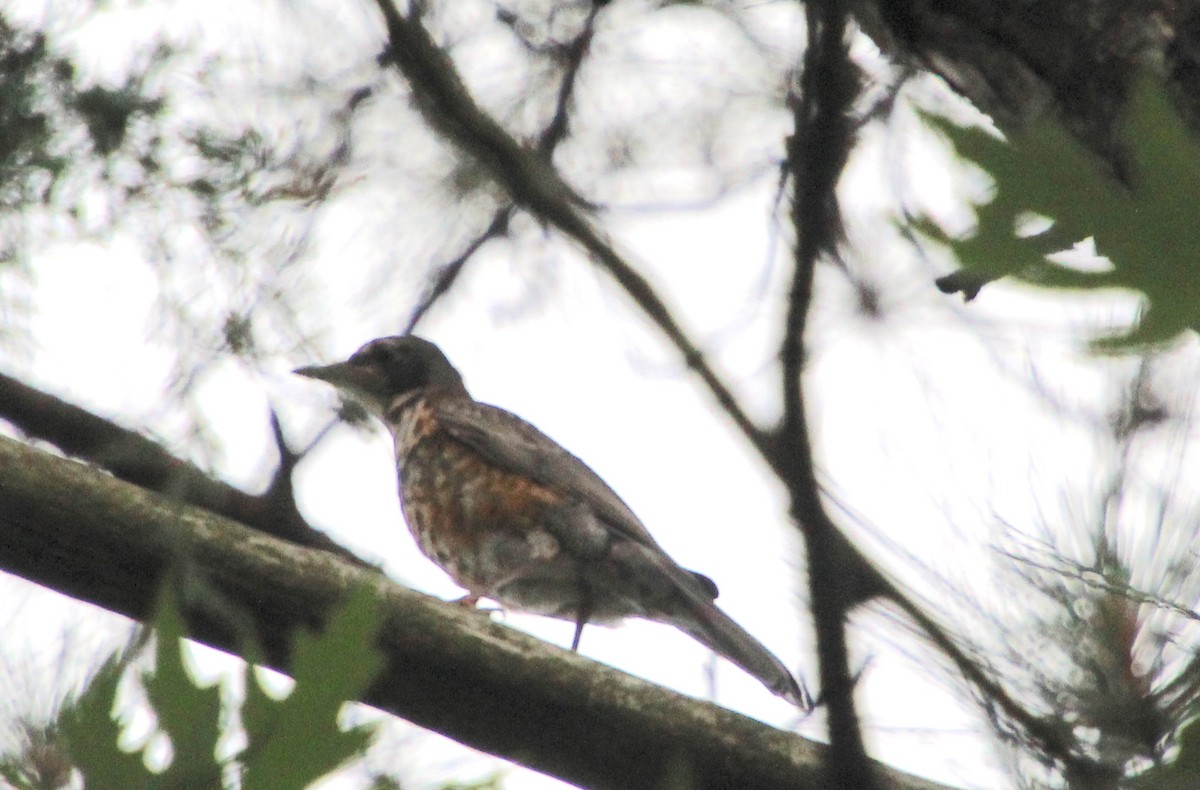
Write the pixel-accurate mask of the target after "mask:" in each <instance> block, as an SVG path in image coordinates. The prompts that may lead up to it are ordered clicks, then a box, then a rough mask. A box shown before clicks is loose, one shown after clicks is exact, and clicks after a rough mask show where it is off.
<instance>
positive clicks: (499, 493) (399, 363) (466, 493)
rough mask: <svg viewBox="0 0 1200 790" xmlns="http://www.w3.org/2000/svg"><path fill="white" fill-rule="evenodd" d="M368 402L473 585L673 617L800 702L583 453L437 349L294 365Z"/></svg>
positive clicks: (517, 605)
mask: <svg viewBox="0 0 1200 790" xmlns="http://www.w3.org/2000/svg"><path fill="white" fill-rule="evenodd" d="M296 372H297V373H299V374H301V375H305V376H310V377H312V378H317V379H321V380H324V381H328V382H330V383H332V384H334V385H336V386H338V387H339V388H340V389H341V390H343V391H344V392H346V393H347V394H349V395H351V396H353V397H355V398H356V399H358V400H360V401H361V402H363V404H364V405H366V406H367V408H368V409H369V410H370V411H372V412H373V413H374V414H376V415H377V416H379V417H380V418H381V419H382V420H383V422H384V424H385V425H387V427H388V430H389V431H390V432H391V433H392V437H393V439H394V440H395V448H396V466H397V470H398V472H399V476H400V494H401V504H402V507H403V510H404V516H405V520H406V521H407V522H408V526H409V529H410V530H411V531H412V534H413V536H414V537H415V538H416V541H417V543H418V545H419V546H420V548H421V551H422V552H424V553H425V555H426V556H428V557H429V558H430V559H431V560H433V561H434V562H436V563H437V564H438V565H439V566H441V567H442V568H444V569H445V570H446V572H447V573H449V574H450V576H451V577H452V578H453V579H454V580H455V581H456V582H458V584H460V585H462V586H463V587H464V588H465V589H466V590H467V591H468V593H469V596H468V600H472V601H474V600H477V599H479V598H490V599H492V600H495V601H498V602H499V603H501V604H503V605H505V606H508V607H511V608H514V609H519V610H522V611H529V612H535V613H537V614H543V615H548V616H550V617H559V618H563V619H567V620H571V621H573V622H575V624H576V630H575V639H574V643H573V645H572V647H576V646H578V642H579V636H580V633H581V631H582V629H583V626H584V625H585V624H586V623H589V622H593V623H595V622H598V623H609V622H615V621H618V620H621V619H623V618H626V617H643V618H646V619H650V620H658V621H661V622H665V623H669V624H671V625H674V626H676V627H677V628H680V629H681V630H683V631H685V632H686V633H688V634H689V635H691V636H692V637H693V638H695V639H697V640H698V641H700V642H701V643H703V644H705V645H707V646H708V647H710V648H712V649H713V650H715V651H717V652H718V653H720V654H721V655H723V656H725V657H726V658H728V659H729V660H730V661H733V662H734V663H735V664H737V665H738V666H740V667H742V668H743V669H745V670H746V671H747V672H749V673H750V674H752V675H754V676H755V677H757V678H758V679H759V680H761V681H762V682H763V683H764V684H765V685H766V686H767V687H768V688H770V689H771V690H772V691H774V692H775V693H776V694H779V695H781V696H783V697H785V698H787V699H789V700H791V701H792V702H794V703H795V704H797V705H799V706H801V707H802V708H804V709H806V710H807V709H810V708H811V706H812V701H811V699H810V697H809V695H808V692H807V691H806V690H805V689H804V687H803V686H802V685H801V684H799V683H797V682H796V680H795V678H794V677H793V676H792V674H791V673H790V672H789V671H788V670H787V668H786V667H785V666H784V665H783V664H782V662H780V661H779V659H777V658H776V657H775V656H774V655H772V654H771V653H770V652H769V651H768V650H767V649H766V648H765V647H763V646H762V645H761V644H760V643H759V642H758V641H757V640H755V639H754V638H753V637H752V636H750V635H749V634H748V633H746V632H745V631H744V630H743V629H742V628H741V627H740V626H738V625H737V624H736V623H734V622H733V620H731V619H730V618H729V617H728V616H727V615H725V613H724V612H722V611H721V610H720V609H718V608H717V607H716V605H715V604H714V603H713V599H714V598H716V595H717V588H716V585H715V584H714V583H713V582H712V581H711V580H710V579H709V578H708V577H706V576H703V575H701V574H698V573H694V572H692V571H688V570H685V569H683V568H681V567H680V566H678V565H676V564H675V562H674V561H673V560H671V558H670V557H668V556H667V554H666V552H665V551H663V549H662V547H661V546H659V545H658V543H657V542H656V541H655V540H654V538H653V537H651V535H650V533H649V532H648V531H647V530H646V528H645V527H644V526H643V525H642V523H641V521H639V520H638V518H637V516H635V515H634V513H633V511H631V510H630V509H629V507H628V506H627V505H626V504H625V503H624V502H623V501H621V499H620V497H618V496H617V495H616V494H615V493H614V492H613V490H612V489H611V488H609V487H608V485H607V484H606V483H605V482H604V481H603V480H602V479H601V478H600V477H599V476H598V475H597V474H596V473H595V472H593V471H592V470H591V469H590V468H589V467H588V466H587V465H586V464H584V463H583V462H582V461H580V460H579V459H578V458H576V457H575V456H574V455H572V454H571V453H569V452H567V451H566V450H565V449H563V448H562V447H561V446H559V445H558V444H557V443H555V442H554V441H553V440H551V439H550V438H549V437H547V436H546V435H545V434H543V433H542V432H541V431H539V430H538V429H537V428H535V427H534V426H532V425H530V424H529V423H527V422H525V421H524V420H522V419H521V418H519V417H517V416H516V415H514V414H511V413H509V412H507V411H504V410H503V409H500V408H497V407H495V406H490V405H488V404H484V403H480V402H478V401H476V400H474V399H472V398H471V396H470V395H469V394H468V393H467V390H466V387H465V386H464V385H463V382H462V377H461V376H460V375H459V374H458V371H456V370H455V369H454V367H453V366H452V365H451V364H450V362H449V360H447V359H446V357H445V355H443V354H442V352H441V350H440V349H438V348H437V346H435V345H433V344H432V343H430V342H428V341H426V340H422V339H420V338H418V337H414V336H411V335H406V336H399V337H388V338H381V339H379V340H375V341H372V342H370V343H368V344H367V345H365V346H363V347H362V348H361V349H359V350H358V351H357V352H355V354H354V355H353V356H351V357H350V359H349V360H347V361H346V362H342V363H338V364H334V365H328V366H324V367H309V368H301V369H299V370H297V371H296Z"/></svg>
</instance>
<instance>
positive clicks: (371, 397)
mask: <svg viewBox="0 0 1200 790" xmlns="http://www.w3.org/2000/svg"><path fill="white" fill-rule="evenodd" d="M292 372H293V373H295V374H296V375H297V376H305V377H307V378H310V379H317V380H318V381H324V382H327V383H329V384H332V385H333V386H335V387H337V388H338V389H339V390H341V391H342V392H344V393H345V394H347V395H350V396H353V397H355V398H358V399H359V400H362V401H364V402H366V403H368V404H374V403H376V402H377V401H380V400H381V399H382V396H383V394H384V392H385V391H386V389H387V381H386V380H385V379H384V377H383V376H382V375H381V374H380V373H379V371H378V370H376V369H375V368H373V367H369V366H365V365H355V364H351V363H350V362H336V363H334V364H332V365H310V366H307V367H303V368H296V369H295V370H293V371H292Z"/></svg>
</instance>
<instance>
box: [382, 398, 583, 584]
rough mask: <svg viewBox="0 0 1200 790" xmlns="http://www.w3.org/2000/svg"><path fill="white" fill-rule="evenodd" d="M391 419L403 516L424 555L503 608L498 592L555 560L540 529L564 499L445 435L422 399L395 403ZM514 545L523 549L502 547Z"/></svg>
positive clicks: (553, 548)
mask: <svg viewBox="0 0 1200 790" xmlns="http://www.w3.org/2000/svg"><path fill="white" fill-rule="evenodd" d="M388 416H389V423H390V424H391V426H392V429H393V435H394V438H395V441H396V466H397V470H398V472H399V475H400V496H401V507H402V509H403V512H404V518H405V520H406V521H407V523H408V527H409V530H410V531H411V532H412V534H413V537H414V538H415V539H416V541H417V544H418V546H420V548H421V551H422V552H423V553H424V554H425V556H427V557H429V558H430V559H431V560H433V561H434V562H435V563H437V564H438V565H439V566H441V567H442V568H443V569H445V571H446V572H447V573H449V574H450V576H451V577H453V578H454V580H455V581H456V582H458V584H460V585H462V586H463V587H465V588H466V589H468V590H469V591H471V592H472V593H474V594H478V595H483V596H487V597H490V598H493V599H498V600H501V601H502V602H503V596H502V595H499V594H497V591H498V590H499V589H500V588H502V587H503V586H504V585H506V584H508V583H510V582H511V581H512V580H513V579H514V577H518V576H520V575H522V574H524V573H526V572H529V571H530V570H531V569H530V567H529V566H530V563H531V562H537V561H542V560H545V561H549V560H553V559H554V558H555V557H556V556H557V555H558V545H557V543H556V542H555V541H554V540H553V538H550V537H549V535H548V534H547V533H546V532H545V531H544V530H543V529H542V528H541V527H542V525H544V524H545V523H546V521H547V519H548V518H550V517H551V516H550V514H551V512H552V511H553V510H554V509H555V508H557V507H559V506H560V505H561V503H562V499H563V497H562V495H561V494H559V493H557V492H555V491H552V490H549V489H547V488H545V487H543V486H540V485H538V484H537V483H534V482H532V481H530V480H527V479H525V478H522V477H520V476H518V475H516V474H513V473H511V472H508V471H506V470H504V469H499V468H497V467H496V466H494V465H493V464H491V463H490V462H489V461H487V460H486V459H485V458H484V457H483V456H481V455H480V454H479V453H478V452H476V451H475V450H473V449H472V448H471V447H469V446H467V445H466V444H464V443H462V442H461V441H459V440H458V439H456V438H454V437H453V436H451V435H450V434H449V433H447V432H446V431H444V430H442V429H441V427H440V426H439V425H438V421H437V417H436V415H435V414H434V411H433V409H432V408H431V406H430V404H429V402H428V400H427V399H426V398H425V397H417V398H414V399H412V400H409V401H407V402H404V403H399V402H398V403H397V404H396V405H394V406H393V408H392V409H391V410H390V411H389V415H388ZM512 545H520V547H521V548H520V550H519V551H507V550H506V549H505V547H506V546H512ZM508 557H512V559H511V561H509V560H507V559H506V558H508ZM514 603H515V602H514Z"/></svg>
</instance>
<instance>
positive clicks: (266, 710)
mask: <svg viewBox="0 0 1200 790" xmlns="http://www.w3.org/2000/svg"><path fill="white" fill-rule="evenodd" d="M379 621H380V615H379V611H378V605H377V604H376V601H375V594H374V589H373V588H372V587H370V586H364V587H362V588H360V589H358V590H356V591H355V592H354V593H353V594H352V595H351V596H350V597H349V599H348V600H347V601H346V603H345V605H344V606H343V607H342V608H341V609H340V610H339V611H337V612H336V613H334V614H333V615H332V616H331V617H330V618H329V621H328V623H327V624H326V626H325V630H324V632H323V633H322V634H321V635H319V636H312V635H309V634H300V635H298V636H297V639H296V644H295V648H294V650H293V652H292V668H291V669H292V677H293V678H294V679H295V681H296V685H295V687H294V688H293V689H292V692H291V694H289V695H288V696H287V698H286V699H284V700H282V701H276V700H273V699H271V698H270V697H268V696H267V695H266V694H265V693H264V692H263V691H262V690H261V688H258V684H257V683H256V682H250V681H248V682H247V684H246V702H245V705H244V706H243V712H242V721H243V723H244V725H245V727H246V732H247V736H248V740H249V745H248V746H247V748H246V750H245V752H243V754H242V760H243V763H244V765H245V773H244V775H243V783H242V790H276V788H280V787H307V786H308V785H309V784H311V783H312V782H314V781H316V780H317V779H319V778H320V777H322V776H324V775H325V774H327V773H329V772H330V771H332V770H334V769H335V768H337V767H338V766H339V765H341V764H343V763H345V762H346V761H348V760H350V759H352V758H354V757H357V756H359V755H361V754H362V753H363V752H364V751H365V750H366V748H367V746H368V745H370V742H371V739H372V738H373V737H374V732H375V728H374V727H373V726H361V727H355V728H352V729H350V730H341V729H339V728H338V726H337V717H338V712H339V710H341V707H342V704H343V703H344V702H345V701H346V700H350V699H354V698H356V697H358V696H359V695H360V694H362V692H363V691H364V690H366V688H367V685H368V684H369V683H370V682H371V681H372V680H373V679H374V678H375V676H376V675H377V674H378V672H379V670H380V668H381V667H382V659H381V657H380V655H379V653H378V651H377V650H376V649H375V647H374V638H375V634H376V632H377V631H378V627H379Z"/></svg>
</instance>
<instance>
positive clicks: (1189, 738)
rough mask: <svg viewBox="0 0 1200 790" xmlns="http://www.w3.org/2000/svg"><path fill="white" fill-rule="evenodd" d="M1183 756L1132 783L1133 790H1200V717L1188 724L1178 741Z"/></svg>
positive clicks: (1183, 728) (1182, 727)
mask: <svg viewBox="0 0 1200 790" xmlns="http://www.w3.org/2000/svg"><path fill="white" fill-rule="evenodd" d="M1175 742H1176V744H1177V745H1178V746H1179V752H1178V753H1177V754H1176V755H1175V759H1174V760H1172V761H1171V762H1169V763H1162V764H1159V765H1155V766H1154V767H1152V768H1151V769H1150V770H1148V771H1144V772H1142V773H1141V774H1139V775H1138V776H1136V777H1134V778H1133V779H1132V780H1130V782H1129V787H1130V788H1131V790H1193V788H1196V787H1200V717H1197V718H1192V719H1190V720H1188V721H1187V722H1185V723H1184V724H1183V725H1182V726H1181V727H1180V728H1179V733H1178V735H1176V737H1175Z"/></svg>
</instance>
